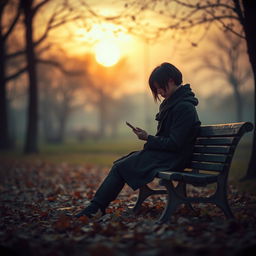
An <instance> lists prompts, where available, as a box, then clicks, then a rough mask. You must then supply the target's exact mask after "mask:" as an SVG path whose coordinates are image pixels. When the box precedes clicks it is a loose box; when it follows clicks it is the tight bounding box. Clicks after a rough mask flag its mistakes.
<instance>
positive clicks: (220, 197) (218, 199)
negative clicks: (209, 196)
mask: <svg viewBox="0 0 256 256" xmlns="http://www.w3.org/2000/svg"><path fill="white" fill-rule="evenodd" d="M226 186H227V185H226V183H225V180H224V179H221V180H219V181H218V183H217V190H216V193H215V196H214V197H215V204H216V205H217V206H218V207H219V208H220V209H221V210H222V211H223V212H224V214H225V216H226V218H227V219H233V218H235V217H234V214H233V213H232V211H231V209H230V206H229V203H228V199H227V188H226Z"/></svg>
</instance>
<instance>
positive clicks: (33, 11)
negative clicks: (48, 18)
mask: <svg viewBox="0 0 256 256" xmlns="http://www.w3.org/2000/svg"><path fill="white" fill-rule="evenodd" d="M50 1H51V0H43V1H42V2H40V3H39V4H37V5H36V6H35V7H34V8H33V10H32V15H33V16H34V15H36V13H37V12H38V10H39V9H40V8H41V7H43V6H44V5H45V4H47V3H48V2H50Z"/></svg>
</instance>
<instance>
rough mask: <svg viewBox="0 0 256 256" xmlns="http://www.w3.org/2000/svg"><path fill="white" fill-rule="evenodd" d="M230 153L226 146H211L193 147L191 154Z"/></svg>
mask: <svg viewBox="0 0 256 256" xmlns="http://www.w3.org/2000/svg"><path fill="white" fill-rule="evenodd" d="M229 151H230V147H228V146H219V147H217V146H216V147H212V146H206V147H204V146H198V145H195V146H194V150H193V152H195V153H212V154H228V153H229Z"/></svg>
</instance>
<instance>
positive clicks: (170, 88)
mask: <svg viewBox="0 0 256 256" xmlns="http://www.w3.org/2000/svg"><path fill="white" fill-rule="evenodd" d="M155 88H156V89H157V94H158V95H160V96H161V97H163V98H165V99H166V98H168V97H170V96H171V95H172V94H173V93H174V92H175V90H176V89H177V86H176V85H175V83H174V82H173V80H172V79H170V80H169V82H168V86H167V87H166V88H165V89H163V88H160V86H159V85H158V83H156V82H155Z"/></svg>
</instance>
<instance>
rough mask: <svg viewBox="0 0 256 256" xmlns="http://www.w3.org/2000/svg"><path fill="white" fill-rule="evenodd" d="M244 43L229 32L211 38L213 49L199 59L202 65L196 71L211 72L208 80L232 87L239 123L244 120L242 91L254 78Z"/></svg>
mask: <svg viewBox="0 0 256 256" xmlns="http://www.w3.org/2000/svg"><path fill="white" fill-rule="evenodd" d="M243 43H244V41H243V40H242V39H241V38H240V37H237V36H235V35H234V34H232V33H231V32H228V31H227V32H226V33H224V34H221V35H214V36H212V37H210V38H209V45H212V46H213V49H212V50H208V51H207V50H206V51H205V52H204V53H203V56H201V57H199V58H197V59H198V61H200V64H199V65H197V67H196V68H195V69H194V71H196V72H201V71H204V70H210V71H212V72H211V74H209V75H208V78H210V79H213V80H216V79H220V78H222V79H224V81H225V82H226V83H227V85H230V86H231V87H232V89H233V93H234V97H235V101H236V116H237V117H236V119H237V121H239V122H241V121H242V120H243V118H242V113H243V101H242V97H241V91H240V89H241V87H242V86H243V85H244V84H245V83H246V82H247V80H248V79H249V78H250V77H251V76H252V72H251V69H250V67H249V64H247V63H246V60H245V59H244V58H243V57H245V54H246V51H245V47H244V44H243ZM193 61H195V60H194V59H193Z"/></svg>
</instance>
